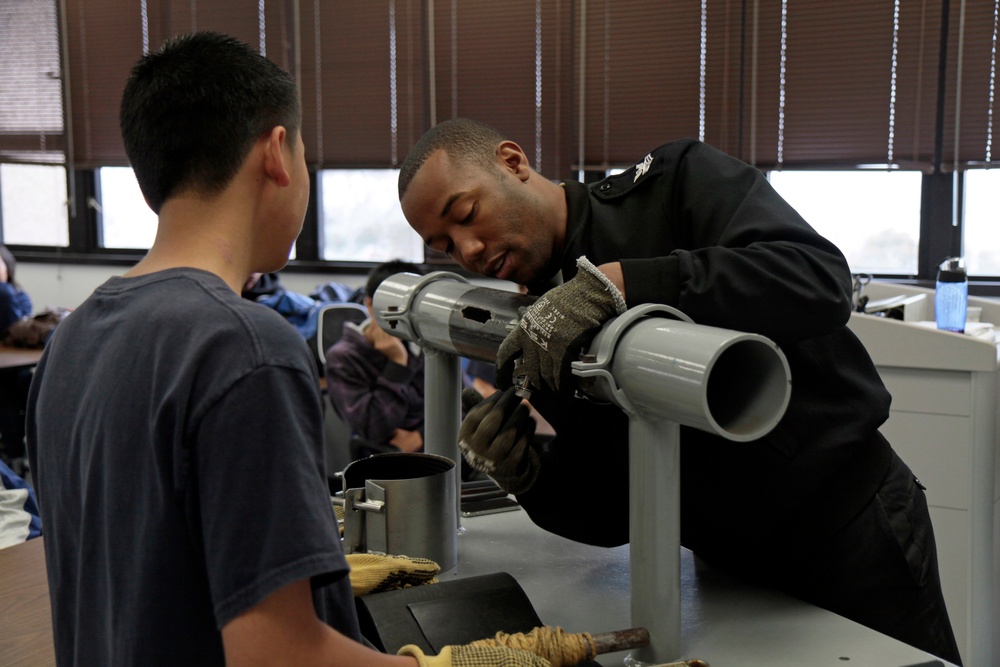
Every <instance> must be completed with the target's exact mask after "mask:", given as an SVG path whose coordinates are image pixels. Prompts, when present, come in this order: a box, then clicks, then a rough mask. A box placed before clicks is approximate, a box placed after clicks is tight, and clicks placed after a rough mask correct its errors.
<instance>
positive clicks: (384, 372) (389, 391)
mask: <svg viewBox="0 0 1000 667" xmlns="http://www.w3.org/2000/svg"><path fill="white" fill-rule="evenodd" d="M396 273H416V274H422V273H423V271H422V270H421V269H420V267H418V266H416V265H414V264H411V263H409V262H404V261H402V260H392V261H389V262H384V263H382V264H379V265H378V266H376V267H375V268H374V269H372V271H371V272H370V273H369V274H368V280H367V282H366V283H365V297H364V305H365V308H367V309H368V314H369V318H368V319H367V320H365V321H364V322H362V323H361V324H360V325H358V324H355V323H353V322H348V323H346V324H345V325H344V335H343V337H342V338H341V339H340V340H339V341H337V342H336V343H335V344H334V345H333V346H332V347H331V348H330V349H329V350H327V352H326V386H327V391H328V392H329V395H330V401H331V403H333V407H334V409H336V410H337V412H338V413H339V414H340V415H341V416H342V417H343V418H344V420H345V421H346V422H347V423H348V425H349V426H350V427H351V430H352V431H353V432H354V434H355V435H356V436H357V439H356V440H355V442H354V443H353V449H354V451H352V455H353V457H354V458H360V457H362V456H367V455H370V454H378V453H382V452H393V451H402V452H419V451H421V450H423V447H424V436H423V430H424V356H423V354H422V350H421V349H420V347H419V346H418V345H415V344H413V343H410V342H408V341H404V340H402V339H400V338H396V337H395V336H391V335H389V334H388V333H386V332H385V331H383V330H382V328H381V327H379V326H378V324H376V323H375V311H374V310H373V307H372V295H374V294H375V290H377V289H378V287H379V285H381V284H382V281H383V280H385V279H386V278H388V277H389V276H391V275H394V274H396Z"/></svg>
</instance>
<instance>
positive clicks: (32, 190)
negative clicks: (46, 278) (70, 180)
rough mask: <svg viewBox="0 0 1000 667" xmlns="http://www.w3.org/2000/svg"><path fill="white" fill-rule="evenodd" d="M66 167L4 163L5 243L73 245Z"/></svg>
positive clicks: (0, 169)
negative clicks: (70, 235)
mask: <svg viewBox="0 0 1000 667" xmlns="http://www.w3.org/2000/svg"><path fill="white" fill-rule="evenodd" d="M67 201H68V198H67V195H66V169H65V168H64V167H57V166H44V165H35V164H0V203H2V205H3V208H2V212H0V220H2V221H3V242H4V243H6V244H8V245H10V244H20V245H41V246H56V247H63V248H65V247H66V246H67V245H69V216H68V213H67Z"/></svg>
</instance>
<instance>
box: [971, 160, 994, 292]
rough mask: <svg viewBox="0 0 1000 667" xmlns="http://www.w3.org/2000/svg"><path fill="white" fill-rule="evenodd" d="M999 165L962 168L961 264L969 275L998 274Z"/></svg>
mask: <svg viewBox="0 0 1000 667" xmlns="http://www.w3.org/2000/svg"><path fill="white" fill-rule="evenodd" d="M998 211H1000V169H971V170H969V171H967V172H965V222H964V223H963V227H964V229H965V242H964V244H963V248H964V249H965V250H964V253H965V265H966V268H967V269H968V271H969V274H970V275H980V276H1000V220H998V217H997V216H998Z"/></svg>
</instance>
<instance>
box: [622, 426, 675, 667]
mask: <svg viewBox="0 0 1000 667" xmlns="http://www.w3.org/2000/svg"><path fill="white" fill-rule="evenodd" d="M628 437H629V573H630V580H631V582H632V586H631V590H632V627H642V628H646V629H647V630H649V646H646V647H644V648H642V649H638V650H636V651H635V652H633V653H632V654H630V655H629V662H630V663H632V664H634V662H633V661H639V662H640V663H652V662H664V661H666V660H672V659H673V658H676V657H678V656H679V655H680V646H681V614H680V609H681V587H680V581H681V550H680V543H681V522H680V513H679V512H678V511H677V508H678V507H680V501H681V497H680V496H681V492H680V488H681V485H680V480H681V471H680V466H681V447H680V444H681V443H680V426H679V425H678V424H676V423H674V422H670V421H652V420H647V419H642V418H640V417H630V419H629V436H628ZM637 582H641V585H636V584H637ZM664 656H671V657H670V658H665V657H664Z"/></svg>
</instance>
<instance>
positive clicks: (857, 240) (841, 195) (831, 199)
mask: <svg viewBox="0 0 1000 667" xmlns="http://www.w3.org/2000/svg"><path fill="white" fill-rule="evenodd" d="M768 178H769V180H770V181H771V185H773V186H774V188H775V189H776V190H777V191H778V193H779V194H780V195H781V196H782V197H784V198H785V200H786V201H787V202H788V203H789V204H791V205H792V206H793V207H794V208H795V210H797V211H798V212H799V213H800V214H801V215H802V217H803V218H805V219H806V222H808V223H809V224H810V225H812V226H813V228H815V229H816V230H817V231H818V232H819V233H820V234H822V235H823V236H825V237H826V238H828V239H829V240H830V241H832V242H833V243H834V244H836V245H837V247H838V248H840V250H841V252H843V253H844V256H846V257H847V262H848V264H849V265H850V267H851V271H852V272H854V273H872V274H892V275H914V274H916V272H917V240H918V238H919V236H920V185H921V173H920V172H918V171H788V170H782V171H772V172H770V174H769V175H768Z"/></svg>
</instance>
